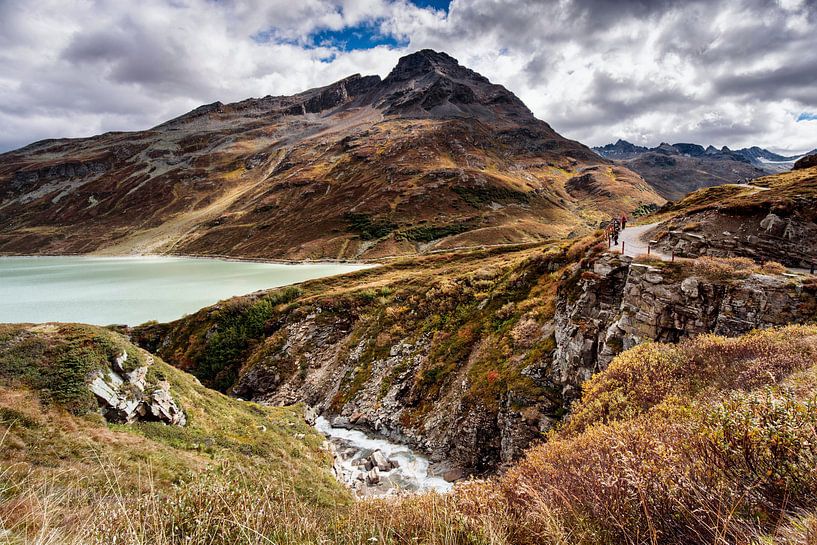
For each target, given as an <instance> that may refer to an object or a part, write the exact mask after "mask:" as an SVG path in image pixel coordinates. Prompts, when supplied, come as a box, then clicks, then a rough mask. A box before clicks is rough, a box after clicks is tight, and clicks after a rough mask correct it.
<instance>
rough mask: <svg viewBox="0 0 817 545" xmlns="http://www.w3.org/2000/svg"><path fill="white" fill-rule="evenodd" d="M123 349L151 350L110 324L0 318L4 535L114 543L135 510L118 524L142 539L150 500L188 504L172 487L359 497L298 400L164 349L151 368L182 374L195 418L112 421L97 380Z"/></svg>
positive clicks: (311, 498) (309, 499)
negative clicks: (277, 400)
mask: <svg viewBox="0 0 817 545" xmlns="http://www.w3.org/2000/svg"><path fill="white" fill-rule="evenodd" d="M122 351H126V352H127V353H128V354H131V357H130V358H129V361H131V362H134V361H136V360H138V361H143V360H144V358H145V357H146V354H145V353H144V352H143V351H142V350H141V349H139V348H137V347H135V346H133V345H132V344H130V343H129V342H127V341H126V340H125V339H124V338H123V337H121V336H120V335H118V334H115V333H112V332H110V331H107V330H104V329H102V328H98V327H93V326H83V325H72V324H44V325H37V326H28V325H0V540H3V542H8V541H6V540H8V539H10V538H11V539H12V540H11V542H12V543H17V541H15V539H13V538H12V536H16V537H17V538H19V540H20V541H19V542H20V543H33V542H37V543H40V542H47V543H51V542H55V543H56V542H60V541H61V540H62V539H63V538H66V539H77V540H79V541H80V542H83V543H85V542H100V543H101V542H108V543H110V541H106V540H107V539H108V537H107V535H106V533H107V532H108V530H109V527H108V524H109V521H111V520H122V521H128V523H129V524H130V525H131V526H130V527H129V528H119V529H117V531H121V532H128V537H127V539H126V542H129V541H130V542H133V541H136V542H138V539H139V537H138V536H139V532H140V531H141V529H140V528H139V526H140V524H141V522H140V521H139V518H140V517H141V516H142V515H143V514H142V513H140V511H139V510H140V509H146V508H147V507H148V506H156V505H160V504H161V505H164V503H163V502H168V503H167V507H168V508H169V507H170V505H176V506H178V504H176V503H173V502H176V501H178V500H177V499H170V498H167V497H165V496H164V495H165V494H173V493H180V494H190V493H191V491H192V490H193V489H194V488H196V487H198V488H200V489H201V490H207V491H210V492H211V493H212V492H214V491H216V490H220V491H221V493H222V494H223V496H222V497H220V498H218V502H227V501H229V500H228V497H227V495H226V494H228V492H229V490H230V489H231V488H235V487H237V486H242V487H248V488H247V490H249V487H250V486H258V487H270V488H274V491H275V494H276V495H277V496H278V497H289V498H291V499H292V500H293V501H299V502H303V503H304V505H305V506H309V505H319V506H327V505H335V504H337V503H341V504H342V503H344V502H347V501H349V496H348V494H347V493H346V492H345V490H343V489H342V488H341V487H340V485H338V483H337V482H336V481H335V480H334V477H333V476H332V474H331V469H330V468H331V456H330V455H329V454H328V453H326V452H324V451H322V450H321V448H320V446H321V444H322V441H323V438H322V437H321V436H320V435H319V434H317V433H316V432H315V431H314V430H313V429H312V428H311V427H309V426H307V425H306V423H305V422H304V421H303V416H302V413H301V411H300V410H299V408H298V407H294V408H278V407H263V406H260V405H257V404H255V403H249V402H243V401H238V400H235V399H231V398H228V397H226V396H224V395H222V394H219V393H217V392H214V391H212V390H208V389H206V388H204V387H202V386H201V385H200V384H199V383H198V381H197V380H196V379H194V378H193V377H192V376H190V375H188V374H186V373H183V372H181V371H179V370H177V369H175V368H173V367H171V366H169V365H166V364H165V363H164V362H162V361H160V360H157V361H155V362H153V364H152V365H151V367H150V376H149V377H148V378H149V380H167V381H168V382H169V383H170V391H171V393H172V395H173V396H174V397H175V398H176V400H177V401H178V402H179V404H180V405H181V406H182V408H183V410H184V411H185V413H186V415H187V425H186V426H184V427H180V426H169V425H165V424H161V423H142V424H133V425H114V424H110V425H108V424H106V423H105V421H104V420H103V419H102V417H101V416H100V415H99V414H98V413H97V411H96V401H95V400H94V398H93V396H92V395H91V393H90V391H89V390H88V387H87V385H86V381H87V380H88V379H87V377H88V374H89V372H90V371H92V370H94V369H108V368H109V367H110V365H111V362H112V357H113V355H114V354H118V353H120V352H122ZM177 487H181V488H177ZM174 491H175V492H174ZM184 491H186V492H184ZM188 499H190V500H191V501H194V500H196V501H197V499H196V498H194V497H189V498H188ZM211 500H212V501H216V498H215V497H212V498H211ZM196 506H197V508H199V509H204V508H205V507H206V506H205V505H204V504H202V503H197V504H196ZM191 507H192V506H191ZM190 515H191V516H190V519H189V520H186V521H184V524H185V525H186V526H184V528H185V529H184V530H182V527H181V526H180V527H179V528H177V530H178V531H180V532H181V531H185V532H187V531H193V530H194V529H195V525H196V524H197V522H196V521H197V520H199V519H197V518H196V517H197V516H200V515H202V513H201V512H200V513H198V514H193V513H190ZM259 516H260V515H259ZM142 522H144V521H142ZM3 532H5V533H3ZM72 536H73V537H72Z"/></svg>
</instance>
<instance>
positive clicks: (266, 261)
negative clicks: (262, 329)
mask: <svg viewBox="0 0 817 545" xmlns="http://www.w3.org/2000/svg"><path fill="white" fill-rule="evenodd" d="M7 257H15V258H37V257H87V258H92V259H134V260H138V259H142V258H173V257H176V258H179V259H211V260H216V261H231V262H237V263H264V264H269V265H302V264H303V265H367V266H368V268H374V267H378V266H381V265H382V263H381V262H380V260H374V259H363V260H352V259H320V260H318V259H282V258H266V257H237V256H228V255H215V254H214V255H201V254H197V255H187V254H96V253H83V254H80V253H77V254H67V253H65V254H14V253H2V252H0V259H3V258H7ZM388 259H390V258H388Z"/></svg>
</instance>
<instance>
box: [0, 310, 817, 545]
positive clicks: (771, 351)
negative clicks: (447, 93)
mask: <svg viewBox="0 0 817 545" xmlns="http://www.w3.org/2000/svg"><path fill="white" fill-rule="evenodd" d="M816 394H817V327H814V326H791V327H786V328H782V329H775V330H768V331H758V332H753V333H751V334H749V335H746V336H744V337H741V338H736V339H725V338H721V337H717V336H712V335H708V336H702V337H699V338H697V339H692V340H689V341H685V342H683V343H681V344H679V345H663V344H659V343H653V344H647V345H642V346H640V347H637V348H636V349H633V350H630V351H627V352H625V353H623V354H622V355H620V356H619V357H618V358H616V360H614V362H613V363H612V364H611V365H610V367H609V368H608V369H607V370H605V371H603V372H601V373H600V374H598V375H597V376H596V377H594V378H593V379H592V380H591V381H590V382H589V383H588V384H587V385H586V388H585V391H584V395H583V397H582V399H581V401H580V402H579V403H578V405H577V406H576V408H575V409H574V416H573V418H572V419H571V420H570V421H569V422H568V423H567V425H566V426H564V427H563V429H561V430H558V431H556V432H552V433H551V434H550V436H549V438H548V441H547V442H546V443H544V444H541V445H539V446H535V447H533V448H532V449H530V450H529V452H528V454H527V456H526V457H525V458H524V459H523V460H522V461H520V462H519V463H518V464H517V465H516V466H515V467H513V468H512V469H510V470H509V471H508V472H507V473H506V474H505V475H503V476H501V477H497V478H495V479H492V480H488V481H476V482H470V483H464V484H460V485H458V486H457V487H456V488H455V490H454V491H453V492H452V493H451V494H448V495H445V496H439V495H436V494H428V495H422V496H411V497H403V498H392V499H384V500H365V501H358V502H348V501H343V500H340V499H339V500H338V501H334V502H333V501H329V502H327V501H323V502H316V501H314V500H309V499H308V497H309V495H308V494H307V495H306V496H305V495H304V494H303V493H299V492H298V491H299V490H301V489H302V487H303V486H304V485H305V484H306V481H304V480H303V479H304V477H303V475H302V474H300V473H298V472H293V473H290V474H287V473H263V472H260V473H259V471H258V467H257V466H255V465H252V464H251V465H249V466H244V465H242V464H241V463H238V462H239V461H240V458H230V459H229V460H230V461H229V463H226V464H225V463H221V464H216V465H213V464H208V466H207V468H206V469H205V470H203V471H199V472H198V473H197V474H194V475H192V476H190V477H188V478H185V479H182V480H180V481H178V482H176V483H175V484H172V485H168V484H167V483H166V482H165V481H164V479H160V478H156V476H155V471H156V468H155V466H154V465H152V460H155V459H153V458H151V457H150V456H148V457H147V458H144V459H143V460H142V462H143V463H141V464H133V463H123V461H122V460H121V459H118V458H116V457H115V456H111V455H110V454H107V455H97V456H96V457H95V458H93V463H91V464H88V463H86V464H85V465H81V466H73V465H72V464H70V463H67V460H70V458H68V457H66V458H65V459H64V460H62V461H61V462H57V463H56V464H55V465H54V466H53V468H52V470H46V469H44V468H34V469H32V468H31V467H30V466H27V465H26V464H25V463H23V462H21V460H20V459H17V461H13V460H7V462H4V463H3V465H2V466H0V525H2V527H3V528H4V529H6V530H7V531H8V532H9V533H7V534H4V535H5V536H6V538H8V536H10V535H12V534H13V535H16V536H18V538H15V539H17V541H16V543H38V544H39V543H42V544H59V545H80V544H82V545H85V544H100V545H101V544H103V543H105V544H108V543H119V544H139V545H142V544H145V545H147V544H157V545H177V544H178V545H183V544H184V545H187V544H190V543H206V544H211V543H212V544H221V543H225V544H226V543H230V544H253V545H255V544H262V543H263V544H270V543H275V544H306V543H338V544H359V545H363V544H371V543H391V544H401V545H403V544H405V545H409V544H416V543H424V544H433V545H460V544H486V545H487V544H490V545H512V544H514V545H515V544H519V545H534V544H580V545H583V544H588V545H589V544H596V543H621V544H642V543H644V544H648V543H649V544H675V543H707V544H713V545H714V544H727V543H758V544H760V543H783V544H794V543H798V544H799V543H803V544H810V543H814V537H815V528H817V524H815V522H814V521H815V517H814V513H817V471H815V469H814V468H815V467H817V432H816V431H815V430H817V401H815V395H816ZM5 398H8V399H11V400H12V401H13V402H14V405H15V406H16V407H18V415H17V420H18V422H19V423H21V424H22V423H26V425H27V426H29V427H31V426H35V425H36V422H32V421H31V420H32V419H36V418H40V416H38V411H42V409H41V408H40V407H38V406H37V405H36V404H33V403H32V401H31V399H29V398H27V397H26V396H25V395H22V396H21V395H16V397H15V394H13V393H9V394H6V395H4V399H5ZM4 414H6V416H8V414H10V413H8V412H7V413H4ZM62 418H66V419H68V421H70V422H73V423H74V425H75V426H81V423H80V422H79V421H78V420H77V417H75V416H71V415H64V416H63V417H62ZM68 421H66V422H63V423H62V424H60V427H70V425H69V423H68ZM9 429H11V430H12V431H11V432H9V431H8V430H9ZM77 431H78V432H79V433H81V432H82V430H81V429H80V428H78V429H77ZM13 433H14V426H6V431H5V433H4V439H3V443H2V448H3V449H7V448H8V447H9V446H10V445H11V443H10V441H12V439H10V438H11V436H12V435H13ZM109 433H112V432H109ZM114 435H127V432H126V431H125V430H121V429H119V428H117V430H116V432H115V433H114ZM29 440H30V439H29ZM40 440H41V441H42V444H43V445H45V444H47V443H46V442H45V441H44V440H43V438H41V439H40ZM86 449H87V450H86V451H85V452H86V454H87V453H89V452H93V447H91V446H90V445H89V446H87V447H86ZM81 452H82V451H80V453H81ZM127 452H128V450H127V449H126V450H122V451H119V456H120V457H121V456H122V455H123V454H125V453H127ZM168 454H169V451H165V452H163V455H164V456H166V455H168ZM77 455H78V454H77V453H72V454H71V456H77ZM55 460H56V459H55ZM224 461H226V460H224ZM289 463H291V464H292V466H291V467H293V468H294V467H297V465H298V464H299V462H298V460H297V459H295V458H292V459H290V461H289ZM133 482H136V483H138V486H134V485H133V484H128V483H133ZM12 543H15V541H12Z"/></svg>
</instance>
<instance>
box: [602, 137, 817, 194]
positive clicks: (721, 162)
mask: <svg viewBox="0 0 817 545" xmlns="http://www.w3.org/2000/svg"><path fill="white" fill-rule="evenodd" d="M593 151H595V152H596V153H598V154H599V155H601V156H602V157H605V158H607V159H611V160H614V161H616V162H618V163H619V164H621V165H624V166H626V167H628V168H629V169H631V170H634V171H635V172H637V173H638V174H641V176H643V177H644V179H645V180H647V182H649V183H650V184H651V185H652V186H653V187H655V189H656V190H657V191H658V192H659V193H660V194H661V195H662V196H663V197H665V198H667V199H672V200H675V199H678V198H680V197H683V196H684V195H686V194H687V193H689V192H691V191H694V190H696V189H700V188H702V187H711V186H715V185H720V184H724V183H735V182H741V181H743V180H746V179H752V178H758V177H760V176H765V175H767V174H775V173H779V172H785V171H787V170H791V168H792V167H793V166H794V163H795V161H797V160H798V159H799V158H801V157H803V156H804V155H810V154H812V153H817V149H815V150H813V151H811V152H809V153H806V154H804V155H795V156H784V155H780V154H777V153H773V152H771V151H769V150H767V149H763V148H760V147H757V146H752V147H751V148H742V149H739V150H731V149H729V148H728V147H726V146H724V147H722V148H720V149H718V148H716V147H714V146H708V147H706V148H705V147H703V146H701V145H698V144H687V143H678V144H667V143H662V144H660V145H659V146H657V147H654V148H647V147H644V146H637V145H635V144H632V143H630V142H627V141H626V140H619V141H618V142H616V143H615V144H607V145H606V146H601V147H595V148H593Z"/></svg>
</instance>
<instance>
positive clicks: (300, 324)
mask: <svg viewBox="0 0 817 545" xmlns="http://www.w3.org/2000/svg"><path fill="white" fill-rule="evenodd" d="M594 241H595V239H592V238H590V239H587V240H583V241H580V242H576V243H575V244H576V247H575V248H573V249H572V250H571V247H572V245H571V244H570V243H564V244H561V245H559V244H553V245H546V246H538V247H533V248H522V249H516V250H509V249H501V250H500V249H494V250H484V251H478V252H468V253H462V252H461V253H454V254H438V255H434V256H428V257H423V258H418V259H411V260H401V261H397V262H394V263H391V264H388V265H385V266H382V267H378V268H377V269H370V270H367V271H361V272H357V273H355V274H353V275H346V276H344V277H338V278H331V279H326V280H319V281H314V282H307V283H305V284H302V285H299V286H298V287H296V288H286V289H281V290H274V291H270V292H267V293H260V294H255V295H253V296H249V297H243V298H236V299H232V300H229V301H225V302H222V303H220V304H219V305H216V306H214V307H208V308H205V309H202V310H201V311H199V312H197V313H195V314H193V315H191V316H189V317H186V318H184V319H181V320H178V321H176V322H173V323H170V324H154V325H150V324H148V325H146V326H142V327H138V328H136V329H135V330H134V331H133V336H134V339H135V340H136V342H138V343H139V344H140V345H142V346H144V347H147V348H148V349H150V350H155V351H157V353H159V354H161V355H162V357H164V358H165V359H166V360H167V361H170V362H173V363H174V364H175V365H178V366H179V367H180V368H182V369H185V370H188V371H190V372H192V373H193V374H195V375H197V376H198V377H199V378H200V379H201V380H202V381H203V382H204V383H205V384H207V385H209V386H212V387H215V388H219V389H221V390H224V391H229V392H232V393H233V394H236V395H238V396H240V397H244V398H247V399H255V400H264V401H267V402H271V403H274V404H288V403H294V402H296V401H306V402H308V403H310V404H312V405H316V406H318V407H319V408H320V409H322V410H325V411H326V414H327V416H338V415H340V416H342V417H344V418H347V419H353V420H354V421H355V423H356V424H357V425H358V426H362V427H368V428H373V429H377V430H378V431H379V432H380V433H383V434H387V435H392V436H393V437H395V438H396V439H398V440H400V441H409V442H411V443H413V444H415V445H416V446H419V447H420V448H422V449H423V450H426V451H427V452H430V453H431V454H432V455H433V456H434V458H435V459H436V460H447V461H449V462H451V463H452V465H454V466H455V467H456V466H461V467H464V468H466V469H467V470H468V471H476V472H483V471H489V470H492V469H494V468H496V467H497V466H498V465H500V464H504V463H508V462H509V461H510V460H511V459H513V458H514V457H517V456H518V455H519V454H520V453H521V449H522V448H523V447H524V446H525V445H527V444H528V443H529V442H530V441H531V440H532V439H534V438H535V437H536V436H537V435H538V434H539V432H540V430H542V429H547V428H548V427H549V426H550V425H551V424H552V422H553V420H554V418H557V417H558V416H559V415H560V414H561V413H562V411H563V407H564V400H563V399H562V395H561V390H560V388H558V387H556V386H554V385H552V384H551V383H550V382H549V378H548V377H547V376H539V375H538V374H537V369H539V368H540V367H545V366H546V365H547V363H548V362H549V358H550V354H551V352H552V351H553V348H554V344H553V342H554V341H553V335H552V329H551V330H548V323H549V320H550V319H551V318H552V316H553V312H554V308H555V290H556V287H557V285H558V279H559V274H560V273H559V271H560V269H561V268H562V267H563V266H564V265H565V264H566V263H567V262H568V261H571V260H576V259H578V257H579V255H580V254H581V253H582V252H583V251H584V250H585V249H586V248H587V246H588V245H590V244H593V243H594ZM544 374H545V375H546V373H544Z"/></svg>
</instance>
